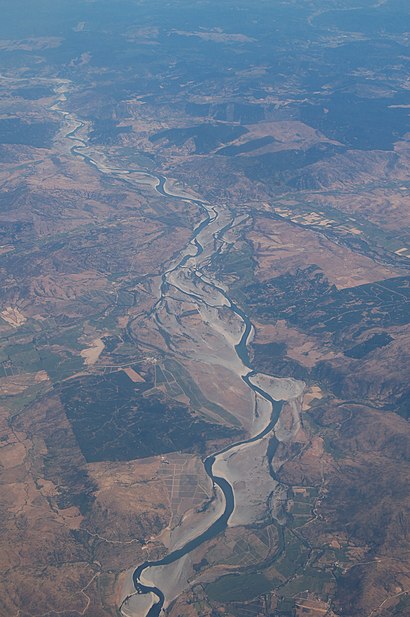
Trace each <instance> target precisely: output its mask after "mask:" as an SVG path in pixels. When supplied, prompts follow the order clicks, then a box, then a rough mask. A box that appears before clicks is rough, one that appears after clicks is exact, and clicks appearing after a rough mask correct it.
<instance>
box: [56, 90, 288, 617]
mask: <svg viewBox="0 0 410 617" xmlns="http://www.w3.org/2000/svg"><path fill="white" fill-rule="evenodd" d="M65 87H66V86H65V84H63V85H62V86H61V87H60V89H59V90H57V91H58V93H59V99H58V101H57V102H56V103H55V104H54V105H53V106H52V107H51V108H50V109H51V110H52V111H54V112H58V113H60V114H61V115H62V116H63V118H64V121H65V124H66V129H65V131H66V132H64V135H63V136H64V137H65V138H66V139H68V140H70V141H71V142H72V145H70V152H71V154H72V155H74V156H77V157H80V158H82V159H83V160H84V162H85V163H87V164H88V165H92V166H93V167H94V168H96V169H98V170H99V171H100V172H101V173H102V174H105V175H110V176H111V177H113V178H116V180H119V179H120V180H121V181H123V182H126V183H127V185H129V186H131V187H132V186H133V185H134V186H135V187H137V186H138V185H141V184H143V185H150V186H151V187H152V188H153V189H154V190H155V191H157V193H159V194H160V195H162V196H164V197H166V198H168V199H178V200H183V201H185V202H187V203H191V204H193V205H195V206H197V207H199V208H200V209H201V210H202V212H203V214H204V217H203V219H202V221H201V222H200V223H199V224H198V226H197V227H196V228H195V229H194V230H193V233H192V236H191V238H190V240H189V242H188V243H187V244H186V246H185V247H184V248H183V249H182V251H181V252H180V253H179V255H178V256H177V258H174V259H172V260H171V261H170V263H168V264H167V266H166V268H165V269H164V271H163V273H162V275H161V285H160V297H159V298H158V300H157V302H156V303H155V305H154V306H153V308H152V309H151V312H152V313H155V312H156V311H158V307H159V306H160V305H161V303H162V302H163V301H164V299H165V298H166V297H167V294H168V293H169V289H170V288H171V287H174V288H176V289H178V291H179V292H181V293H182V294H185V295H186V296H190V297H191V298H194V299H195V300H197V301H199V302H201V303H203V304H204V305H205V306H208V307H211V306H214V305H213V302H214V298H215V294H219V296H220V297H223V298H224V305H225V306H227V307H228V308H229V310H230V311H232V313H234V314H235V315H236V317H237V318H239V319H240V320H241V322H242V336H241V338H240V341H239V343H237V344H233V346H234V349H235V354H236V355H237V358H238V361H239V362H240V364H241V366H243V367H244V369H245V370H244V372H243V374H242V375H241V377H242V380H243V381H244V383H245V384H246V385H247V387H248V388H250V389H251V390H253V392H255V393H257V394H258V395H259V396H261V397H263V398H264V399H265V400H266V401H268V402H269V404H270V405H271V416H270V419H268V420H267V422H266V424H265V426H263V427H262V428H260V429H259V431H258V432H257V434H255V435H251V436H250V437H249V438H248V439H245V440H242V441H238V442H235V443H233V444H231V445H229V446H227V447H225V448H224V449H223V450H220V451H218V452H215V453H214V454H212V455H210V456H208V457H207V458H206V459H205V460H204V461H203V465H204V468H205V471H206V473H207V474H208V476H209V477H210V479H211V480H212V483H213V487H214V496H213V499H215V498H216V493H217V492H218V491H219V492H220V496H222V498H223V501H224V509H223V512H222V514H219V515H218V514H217V513H216V518H215V520H213V521H211V522H210V523H209V526H208V527H207V528H206V529H205V530H199V531H198V533H197V535H194V537H191V538H189V539H187V541H186V543H185V544H183V545H182V546H180V547H178V548H175V549H174V550H172V549H171V550H170V552H169V553H168V554H167V555H166V556H165V557H163V558H162V559H160V560H158V561H145V562H144V563H142V564H140V565H139V566H138V567H137V568H136V569H135V571H134V573H133V584H134V588H135V592H134V593H133V594H130V595H128V596H127V597H126V598H125V599H124V601H123V602H122V605H121V607H120V610H121V612H123V610H124V608H125V606H126V604H127V602H128V601H129V599H130V598H131V597H132V596H133V595H135V594H151V597H152V594H153V595H154V597H155V598H157V601H155V602H153V603H152V604H151V606H150V607H149V608H148V609H147V612H146V615H147V617H157V616H158V615H159V614H160V613H161V610H162V609H163V607H164V604H166V597H165V595H164V593H163V592H162V591H161V589H159V588H158V587H156V586H155V585H153V584H148V581H149V578H150V573H152V571H153V569H155V568H157V567H160V566H165V565H169V564H171V563H174V562H176V561H177V560H179V559H181V558H182V557H184V556H185V555H187V554H188V553H190V552H191V551H193V550H194V549H196V548H197V547H198V546H200V545H201V544H202V543H204V542H206V541H207V540H210V539H211V538H213V537H215V536H216V535H218V534H220V533H221V532H222V531H223V530H224V529H225V528H226V527H227V525H228V522H229V518H230V517H231V515H232V513H233V511H234V508H235V490H234V487H233V482H232V481H230V478H229V476H228V475H226V476H225V477H223V476H222V475H221V474H219V475H218V474H216V473H214V471H213V469H214V465H215V463H216V462H217V461H220V460H222V459H223V456H224V455H225V454H227V453H233V452H235V451H237V450H238V449H239V448H241V446H244V445H245V444H250V443H255V442H258V441H260V440H262V439H263V438H264V437H266V436H267V435H269V433H272V436H273V434H274V427H275V425H276V423H277V421H278V419H279V416H280V412H281V408H282V405H283V402H282V401H279V400H276V399H274V398H273V397H272V396H271V394H270V393H269V392H268V391H266V390H263V389H262V388H261V387H259V386H257V385H256V384H255V383H252V381H251V378H252V377H254V376H255V375H257V373H256V372H255V371H254V370H253V369H252V366H251V365H250V360H249V354H248V343H249V339H250V337H251V335H252V333H253V331H254V327H253V324H252V322H251V320H250V319H249V317H248V315H247V314H246V313H245V312H244V311H243V310H242V309H241V308H240V307H239V306H237V305H236V304H235V302H233V301H232V300H231V298H230V297H229V292H228V290H227V289H225V287H224V286H223V284H222V283H221V282H219V281H216V280H210V279H209V276H210V274H209V272H207V273H206V274H205V272H204V266H205V265H206V264H208V263H209V259H210V258H211V257H212V255H213V254H215V252H216V250H217V249H216V245H217V242H216V240H217V239H220V238H222V236H223V234H224V233H226V232H227V231H228V230H229V229H231V228H232V227H233V226H234V225H235V223H236V220H235V216H233V215H232V214H231V213H229V217H230V220H229V221H228V222H226V217H227V207H226V206H218V205H215V204H213V205H211V204H209V203H208V202H207V201H205V200H201V199H198V198H197V197H196V196H193V195H191V194H189V193H187V192H186V191H185V190H183V189H181V190H180V189H175V188H172V186H173V185H172V182H171V181H170V180H169V179H168V178H166V177H164V176H163V175H161V174H157V173H155V172H153V171H151V170H149V171H147V170H146V169H121V168H118V167H113V166H111V165H110V164H109V162H107V160H106V159H104V158H103V155H102V154H101V153H97V154H94V156H92V155H91V154H92V152H90V149H89V147H88V145H87V143H86V141H85V140H84V139H82V137H80V136H79V133H80V131H81V130H82V129H83V128H84V126H85V124H84V123H83V122H82V121H80V120H78V119H77V118H75V116H74V115H73V114H72V113H71V112H68V111H65V110H64V109H62V108H61V105H62V104H63V103H64V102H65V93H64V89H65ZM67 128H68V130H67ZM222 214H224V216H222ZM211 240H212V241H211ZM187 268H190V274H191V277H192V280H195V279H197V281H199V280H200V281H201V285H196V286H194V285H190V284H189V283H186V279H184V280H185V285H184V286H182V285H181V284H178V282H176V281H178V277H176V276H175V275H176V274H178V273H179V272H180V271H182V270H183V269H187ZM171 278H172V281H171V280H170V279H171ZM191 536H192V533H191ZM148 570H149V572H148ZM144 575H145V577H144ZM142 578H144V582H142ZM147 579H148V580H147ZM125 614H126V613H125V612H124V615H125ZM129 614H130V613H129V612H128V611H127V615H129Z"/></svg>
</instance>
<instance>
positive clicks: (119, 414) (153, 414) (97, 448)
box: [61, 372, 237, 462]
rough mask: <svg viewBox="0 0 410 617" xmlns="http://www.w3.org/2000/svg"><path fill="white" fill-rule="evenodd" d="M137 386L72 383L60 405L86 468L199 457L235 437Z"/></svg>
mask: <svg viewBox="0 0 410 617" xmlns="http://www.w3.org/2000/svg"><path fill="white" fill-rule="evenodd" d="M150 387H151V384H147V383H143V384H135V383H133V382H132V381H131V380H130V379H129V378H128V377H127V376H126V375H125V373H123V372H116V373H112V374H110V375H105V376H96V377H85V378H78V379H74V380H70V381H69V382H66V383H65V384H64V385H63V386H62V390H61V400H62V402H63V405H64V409H65V412H66V415H67V418H68V420H69V421H70V423H71V426H72V428H73V431H74V433H75V436H76V438H77V441H78V444H79V446H80V448H81V451H82V453H83V455H84V456H85V458H86V460H87V461H88V462H95V461H126V460H133V459H137V458H144V457H148V456H155V455H158V454H165V453H167V452H175V451H184V452H200V453H202V452H203V451H204V448H205V444H206V441H207V440H210V439H221V438H224V437H228V436H230V435H232V434H236V433H237V431H234V430H232V429H228V428H225V427H222V426H219V425H217V424H212V423H210V422H205V421H203V420H201V419H199V418H197V417H194V416H192V415H191V414H190V412H189V410H188V408H187V407H186V406H184V405H182V404H181V403H178V402H176V401H173V400H170V399H169V398H166V397H165V396H164V395H162V394H160V393H156V394H152V395H150V396H144V390H145V391H146V390H147V389H148V388H150Z"/></svg>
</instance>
